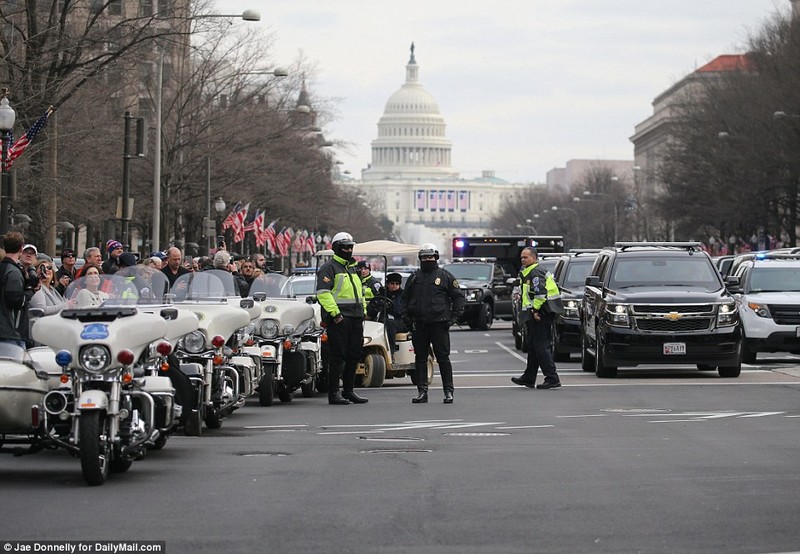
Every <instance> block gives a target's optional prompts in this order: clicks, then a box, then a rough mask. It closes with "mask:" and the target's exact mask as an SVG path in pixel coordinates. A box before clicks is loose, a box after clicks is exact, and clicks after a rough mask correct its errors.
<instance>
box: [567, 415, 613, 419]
mask: <svg viewBox="0 0 800 554" xmlns="http://www.w3.org/2000/svg"><path fill="white" fill-rule="evenodd" d="M607 415H608V414H583V415H560V416H556V419H558V418H569V417H606V416H607Z"/></svg>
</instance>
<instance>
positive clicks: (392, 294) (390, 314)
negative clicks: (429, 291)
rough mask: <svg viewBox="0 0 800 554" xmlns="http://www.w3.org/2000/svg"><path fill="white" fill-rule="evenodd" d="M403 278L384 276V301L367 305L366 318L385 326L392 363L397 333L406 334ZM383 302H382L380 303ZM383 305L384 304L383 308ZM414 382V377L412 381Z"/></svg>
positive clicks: (392, 275)
mask: <svg viewBox="0 0 800 554" xmlns="http://www.w3.org/2000/svg"><path fill="white" fill-rule="evenodd" d="M402 284H403V276H402V275H400V274H399V273H390V274H389V275H387V276H386V294H385V296H386V299H388V301H387V300H383V299H381V298H379V299H378V300H376V301H373V302H370V303H368V304H367V317H369V318H370V319H371V320H373V321H380V322H381V323H383V324H384V325H385V326H386V338H387V339H388V340H389V350H390V352H391V356H392V361H394V353H395V350H396V347H395V344H396V340H395V338H396V335H397V333H408V328H406V326H405V323H403V310H402V295H403V287H402ZM381 300H383V301H381ZM384 304H386V305H385V306H384ZM384 307H385V308H386V320H385V321H384V318H383V315H384V314H383V311H384V310H383V309H384ZM413 380H414V381H415V382H416V375H415V376H414V379H413Z"/></svg>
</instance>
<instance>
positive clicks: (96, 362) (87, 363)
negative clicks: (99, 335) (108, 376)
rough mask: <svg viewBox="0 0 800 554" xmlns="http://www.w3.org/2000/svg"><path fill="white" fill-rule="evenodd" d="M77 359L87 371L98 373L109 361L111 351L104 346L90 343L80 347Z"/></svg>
mask: <svg viewBox="0 0 800 554" xmlns="http://www.w3.org/2000/svg"><path fill="white" fill-rule="evenodd" d="M78 361H79V362H80V364H81V367H82V368H83V369H85V370H86V371H88V372H89V373H100V372H101V371H103V370H104V369H105V368H107V367H108V364H109V363H110V362H111V352H109V351H108V348H106V347H105V346H101V345H99V344H90V345H88V346H84V347H83V348H81V353H80V356H79V357H78Z"/></svg>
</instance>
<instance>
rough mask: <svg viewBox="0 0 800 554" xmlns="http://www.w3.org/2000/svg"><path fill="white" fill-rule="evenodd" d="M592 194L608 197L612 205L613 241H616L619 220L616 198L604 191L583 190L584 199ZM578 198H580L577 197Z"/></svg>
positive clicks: (590, 197)
mask: <svg viewBox="0 0 800 554" xmlns="http://www.w3.org/2000/svg"><path fill="white" fill-rule="evenodd" d="M594 196H602V197H603V198H608V200H609V201H610V202H611V204H612V205H613V206H614V243H616V242H617V224H618V220H619V208H618V207H617V199H616V198H614V197H613V196H611V195H610V194H606V193H605V192H590V191H588V190H585V191H583V197H584V198H586V199H589V200H591V199H592V197H594ZM578 200H580V199H578Z"/></svg>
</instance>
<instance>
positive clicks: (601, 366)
mask: <svg viewBox="0 0 800 554" xmlns="http://www.w3.org/2000/svg"><path fill="white" fill-rule="evenodd" d="M595 337H597V339H596V342H597V346H596V347H595V357H594V374H595V375H597V376H598V377H616V376H617V368H616V367H614V366H610V365H606V362H605V360H604V359H603V343H602V342H600V335H599V334H598V333H597V331H595Z"/></svg>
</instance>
